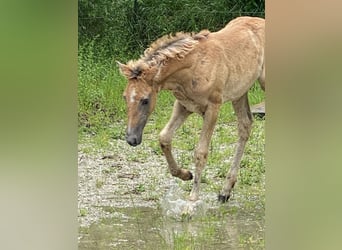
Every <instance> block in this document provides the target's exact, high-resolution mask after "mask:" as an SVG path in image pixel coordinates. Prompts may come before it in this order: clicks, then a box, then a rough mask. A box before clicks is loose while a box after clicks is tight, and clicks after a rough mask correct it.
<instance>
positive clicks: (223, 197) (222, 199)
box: [218, 194, 230, 203]
mask: <svg viewBox="0 0 342 250" xmlns="http://www.w3.org/2000/svg"><path fill="white" fill-rule="evenodd" d="M229 197H230V195H229V194H228V195H222V194H219V195H218V201H219V202H221V203H226V202H227V201H228V200H229Z"/></svg>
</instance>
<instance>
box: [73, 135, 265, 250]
mask: <svg viewBox="0 0 342 250" xmlns="http://www.w3.org/2000/svg"><path fill="white" fill-rule="evenodd" d="M147 139H148V138H147ZM144 145H145V146H144ZM78 151H79V152H78V165H79V169H78V171H79V183H78V202H79V203H78V211H79V216H78V220H79V226H80V227H79V240H78V241H79V249H264V216H265V192H264V191H265V190H264V188H265V181H264V177H263V180H261V181H260V182H259V183H257V184H255V185H247V186H243V185H239V184H237V185H236V187H235V190H234V193H233V196H232V197H231V199H230V200H229V202H228V203H226V204H220V203H218V202H217V201H216V198H217V193H218V191H219V190H220V188H221V186H222V184H223V179H222V178H220V177H218V176H217V175H215V174H214V173H213V171H211V167H210V166H208V168H207V170H206V179H210V180H211V181H210V182H208V183H206V182H204V183H202V184H201V201H200V202H199V204H198V206H197V210H196V213H195V215H194V216H193V217H192V218H191V219H189V218H184V217H182V215H181V212H180V211H181V209H182V206H184V204H185V203H186V197H187V195H188V193H189V191H190V187H191V182H183V181H181V180H178V179H175V178H173V177H172V176H171V175H170V174H169V172H168V169H167V165H166V161H165V159H164V157H163V156H162V155H161V154H160V153H158V152H155V151H154V150H153V149H152V148H151V147H148V146H146V144H142V145H140V146H139V147H136V148H132V147H130V146H129V145H127V143H126V142H125V141H123V140H120V139H119V140H112V141H111V142H110V143H109V145H108V146H106V147H103V148H101V149H99V147H98V146H96V145H95V144H94V143H93V142H92V140H91V138H88V139H84V138H83V139H82V141H81V142H80V144H79V150H78ZM190 153H191V154H192V152H190ZM177 155H180V152H177V149H175V156H176V159H177V158H179V156H177Z"/></svg>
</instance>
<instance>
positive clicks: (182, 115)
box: [159, 100, 192, 180]
mask: <svg viewBox="0 0 342 250" xmlns="http://www.w3.org/2000/svg"><path fill="white" fill-rule="evenodd" d="M190 114H191V112H189V111H188V110H186V109H185V108H184V107H183V106H182V105H181V104H180V103H179V102H178V101H177V100H176V101H175V104H174V106H173V112H172V115H171V118H170V120H169V122H168V123H167V124H166V126H165V127H164V128H163V130H162V131H161V132H160V135H159V142H160V147H161V149H162V151H163V153H164V155H165V157H166V161H167V163H168V166H169V169H170V172H171V174H172V175H173V176H176V177H178V178H180V179H182V180H191V179H192V173H191V172H190V171H189V170H186V169H182V168H179V167H178V166H177V163H176V161H175V159H174V158H173V155H172V152H171V149H172V147H171V141H172V136H173V135H174V133H175V131H176V130H177V129H178V128H179V127H180V126H181V125H182V124H183V123H184V121H185V120H186V118H187V117H188V116H189V115H190Z"/></svg>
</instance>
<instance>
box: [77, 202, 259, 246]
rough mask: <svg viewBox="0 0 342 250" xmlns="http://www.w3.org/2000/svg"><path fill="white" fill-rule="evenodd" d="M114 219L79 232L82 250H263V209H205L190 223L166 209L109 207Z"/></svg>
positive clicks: (103, 221) (220, 207)
mask: <svg viewBox="0 0 342 250" xmlns="http://www.w3.org/2000/svg"><path fill="white" fill-rule="evenodd" d="M103 209H105V210H107V211H111V213H112V217H111V218H108V219H103V220H102V221H101V222H99V223H94V224H92V225H91V226H90V227H88V228H81V229H80V240H79V249H216V250H218V249H264V210H263V209H255V208H254V209H253V211H246V210H243V209H239V208H238V207H236V206H234V205H233V206H232V205H230V206H228V205H226V204H224V205H218V206H217V207H215V208H205V211H202V212H204V213H200V214H198V215H196V216H194V217H192V218H191V219H190V220H188V219H184V218H183V219H182V218H181V217H179V218H176V217H173V216H170V215H169V214H168V215H167V211H166V210H165V207H164V208H162V207H161V208H158V209H155V208H150V207H134V208H132V207H129V208H108V207H104V208H103Z"/></svg>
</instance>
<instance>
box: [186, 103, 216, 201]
mask: <svg viewBox="0 0 342 250" xmlns="http://www.w3.org/2000/svg"><path fill="white" fill-rule="evenodd" d="M219 108H220V105H218V104H212V105H209V106H208V108H207V110H206V112H205V114H204V116H203V127H202V131H201V136H200V140H199V143H198V145H197V148H196V151H195V167H196V172H195V178H194V184H193V186H192V190H191V193H190V197H189V200H190V201H196V200H198V198H199V190H200V182H201V175H202V170H203V169H204V167H205V164H206V163H207V159H208V147H209V143H210V140H211V137H212V135H213V132H214V128H215V125H216V121H217V116H218V112H219Z"/></svg>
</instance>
